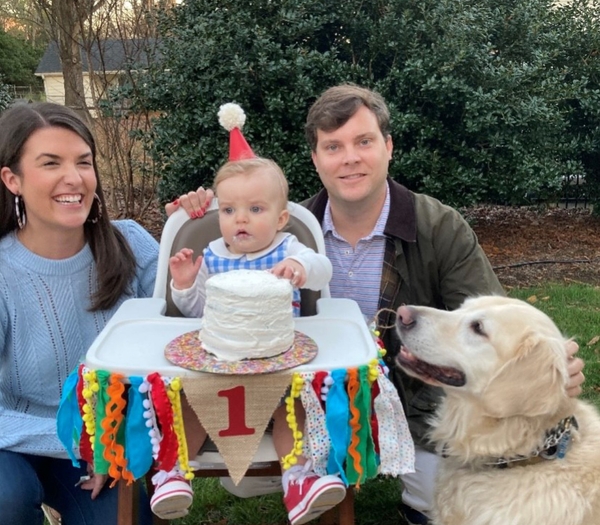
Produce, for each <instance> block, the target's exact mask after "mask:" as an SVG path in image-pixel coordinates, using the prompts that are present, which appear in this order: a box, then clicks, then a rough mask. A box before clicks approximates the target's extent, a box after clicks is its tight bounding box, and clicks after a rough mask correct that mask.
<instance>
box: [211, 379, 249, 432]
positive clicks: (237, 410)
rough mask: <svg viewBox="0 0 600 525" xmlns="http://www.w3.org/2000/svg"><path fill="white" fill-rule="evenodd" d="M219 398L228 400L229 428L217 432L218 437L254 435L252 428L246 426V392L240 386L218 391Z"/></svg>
mask: <svg viewBox="0 0 600 525" xmlns="http://www.w3.org/2000/svg"><path fill="white" fill-rule="evenodd" d="M217 395H218V396H219V397H226V398H227V400H228V412H229V426H228V427H227V428H226V429H225V430H219V436H222V437H226V436H249V435H251V434H254V433H255V432H256V430H255V429H254V428H248V427H247V426H246V390H245V389H244V387H243V386H242V385H240V386H236V387H234V388H230V389H229V390H219V391H218V392H217Z"/></svg>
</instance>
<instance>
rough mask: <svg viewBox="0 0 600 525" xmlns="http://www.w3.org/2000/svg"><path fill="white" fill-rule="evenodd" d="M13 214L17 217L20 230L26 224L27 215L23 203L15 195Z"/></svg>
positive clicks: (18, 196)
mask: <svg viewBox="0 0 600 525" xmlns="http://www.w3.org/2000/svg"><path fill="white" fill-rule="evenodd" d="M15 214H16V215H17V224H18V225H19V229H20V230H22V229H23V228H24V227H25V225H26V224H27V215H26V214H25V202H23V198H22V197H21V196H20V195H15Z"/></svg>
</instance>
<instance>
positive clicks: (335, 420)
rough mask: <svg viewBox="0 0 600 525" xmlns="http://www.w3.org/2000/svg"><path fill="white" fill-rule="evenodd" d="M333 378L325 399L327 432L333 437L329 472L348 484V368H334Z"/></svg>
mask: <svg viewBox="0 0 600 525" xmlns="http://www.w3.org/2000/svg"><path fill="white" fill-rule="evenodd" d="M331 378H332V379H333V384H332V385H331V386H330V387H329V392H327V399H326V401H325V418H326V425H327V432H329V437H330V438H331V453H330V454H329V459H328V460H327V473H328V474H337V475H339V476H340V478H341V479H342V481H343V482H344V483H345V484H346V485H348V481H347V479H346V473H345V471H344V461H345V460H346V451H347V450H348V444H349V442H350V427H349V426H348V425H349V421H350V415H349V411H348V394H347V392H346V370H344V369H340V370H333V371H332V372H331Z"/></svg>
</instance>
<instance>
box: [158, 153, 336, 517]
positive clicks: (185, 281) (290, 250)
mask: <svg viewBox="0 0 600 525" xmlns="http://www.w3.org/2000/svg"><path fill="white" fill-rule="evenodd" d="M214 190H215V192H216V194H217V197H218V200H219V208H218V213H219V227H220V230H221V234H222V237H221V238H219V239H217V240H215V241H213V242H211V243H210V244H209V245H208V247H207V248H206V249H205V250H204V253H203V255H202V256H198V257H197V258H196V260H195V261H194V259H193V255H194V254H193V252H192V250H190V249H187V248H184V249H182V250H180V251H179V252H178V253H176V254H175V255H174V256H173V257H171V259H170V260H169V267H170V270H171V276H172V282H171V292H172V298H173V302H174V303H175V305H176V306H177V307H178V308H179V310H180V311H181V312H182V313H183V314H184V315H185V316H188V317H201V316H202V314H203V311H204V303H205V297H206V292H205V283H206V279H207V278H208V277H210V275H212V274H215V273H221V272H227V271H230V270H233V269H251V270H268V271H270V272H271V273H273V274H275V275H276V276H278V277H280V278H284V279H289V280H290V281H291V283H292V285H293V286H294V287H295V288H296V290H295V295H294V313H295V315H299V312H300V304H299V293H298V290H297V288H309V289H311V290H320V289H322V288H323V287H325V286H326V285H327V283H328V282H329V280H330V279H331V273H332V267H331V263H330V262H329V259H327V257H325V256H324V255H321V254H318V253H315V251H314V250H312V249H310V248H308V247H306V246H305V245H303V244H302V243H300V242H299V241H298V239H297V238H296V237H295V236H294V235H291V234H289V233H283V232H282V229H283V228H284V227H285V225H286V224H287V222H288V220H289V212H288V210H287V202H288V183H287V180H286V178H285V176H284V174H283V172H282V170H281V169H280V168H279V166H278V165H277V164H276V163H275V162H273V161H271V160H267V159H263V158H257V157H253V158H249V159H242V160H235V161H230V162H228V163H226V164H225V165H224V166H223V167H222V168H221V169H220V170H219V171H218V173H217V176H216V178H215V182H214ZM186 405H187V403H186ZM295 414H296V418H297V422H298V427H299V429H300V430H303V429H304V410H303V408H302V405H301V403H300V402H299V401H296V405H295ZM286 416H287V413H286V407H285V405H280V406H279V407H278V408H277V409H276V410H275V413H274V414H273V443H274V445H275V449H276V451H277V455H278V457H279V458H283V457H285V456H286V455H287V454H289V452H290V451H291V450H293V449H294V437H293V433H292V431H291V429H290V428H289V426H288V423H287V421H286ZM184 426H185V428H186V434H187V437H188V448H189V450H190V451H194V450H199V448H200V446H201V445H202V443H203V442H204V440H205V439H206V431H205V430H204V429H203V428H202V427H201V425H200V423H199V422H198V420H197V419H196V418H195V417H194V415H193V412H191V411H190V410H184ZM192 432H193V434H194V435H190V434H191V433H192ZM281 463H282V471H283V478H282V484H283V489H284V503H285V505H286V508H287V510H288V517H289V520H290V522H291V523H292V525H299V524H302V523H306V522H308V521H310V520H313V519H314V518H316V517H317V516H319V515H320V514H322V513H323V512H325V511H326V510H328V509H330V508H332V507H334V506H335V505H337V504H338V503H339V502H341V501H342V499H344V496H345V493H346V488H345V485H344V483H343V482H342V481H341V480H340V479H339V478H338V477H337V476H332V475H328V476H322V477H319V476H318V475H317V474H316V473H315V472H314V471H312V470H311V469H310V462H307V459H306V458H305V457H304V456H299V457H298V458H297V463H296V464H295V465H294V466H292V467H290V468H288V469H287V470H284V468H283V461H282V460H281ZM165 477H167V479H166V481H164V482H162V484H161V483H157V484H156V488H155V493H154V496H153V497H152V500H151V505H152V510H153V512H154V513H155V514H157V515H158V516H160V517H164V518H168V519H173V518H175V517H179V516H183V515H185V514H187V508H188V507H189V505H191V502H192V496H193V492H192V489H191V486H190V485H189V482H187V481H185V479H184V478H183V476H182V475H178V474H177V473H175V475H173V476H171V477H168V476H164V475H163V476H162V478H160V477H157V479H165Z"/></svg>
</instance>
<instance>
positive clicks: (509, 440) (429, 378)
mask: <svg viewBox="0 0 600 525" xmlns="http://www.w3.org/2000/svg"><path fill="white" fill-rule="evenodd" d="M396 328H397V331H398V334H399V336H400V339H401V341H402V346H401V350H400V353H399V355H398V357H397V358H396V360H397V363H398V365H399V366H400V367H401V368H402V369H404V370H405V371H406V372H407V373H408V374H410V375H413V376H415V377H418V378H420V379H422V380H423V381H425V382H427V383H430V384H433V385H437V386H441V387H442V388H443V390H444V392H445V396H443V399H442V401H441V403H440V405H439V408H438V410H437V412H436V415H435V417H434V419H433V421H432V430H431V436H430V437H431V439H432V441H433V442H434V443H435V446H436V450H437V452H438V454H439V455H440V456H441V457H442V459H441V461H440V471H439V474H438V477H437V480H436V488H435V501H434V509H433V516H432V520H433V523H434V524H435V525H537V524H540V525H600V414H599V413H598V411H597V410H596V409H595V408H594V407H592V406H591V405H589V404H587V403H585V402H583V401H581V400H579V399H575V398H571V397H569V396H568V395H567V393H566V385H567V382H568V372H567V356H566V341H567V340H566V339H565V338H564V337H563V335H562V334H561V332H560V331H559V330H558V328H557V327H556V325H555V324H554V323H553V322H552V320H551V319H550V318H549V317H548V316H547V315H545V314H544V313H542V312H541V311H540V310H538V309H537V308H535V307H534V306H532V305H530V304H529V303H526V302H524V301H520V300H517V299H509V298H506V297H499V296H482V297H477V298H471V299H467V300H466V301H465V303H464V304H463V305H462V306H461V307H460V308H459V309H457V310H455V311H442V310H436V309H434V308H428V307H420V306H401V307H400V308H399V309H398V311H397V320H396Z"/></svg>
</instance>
